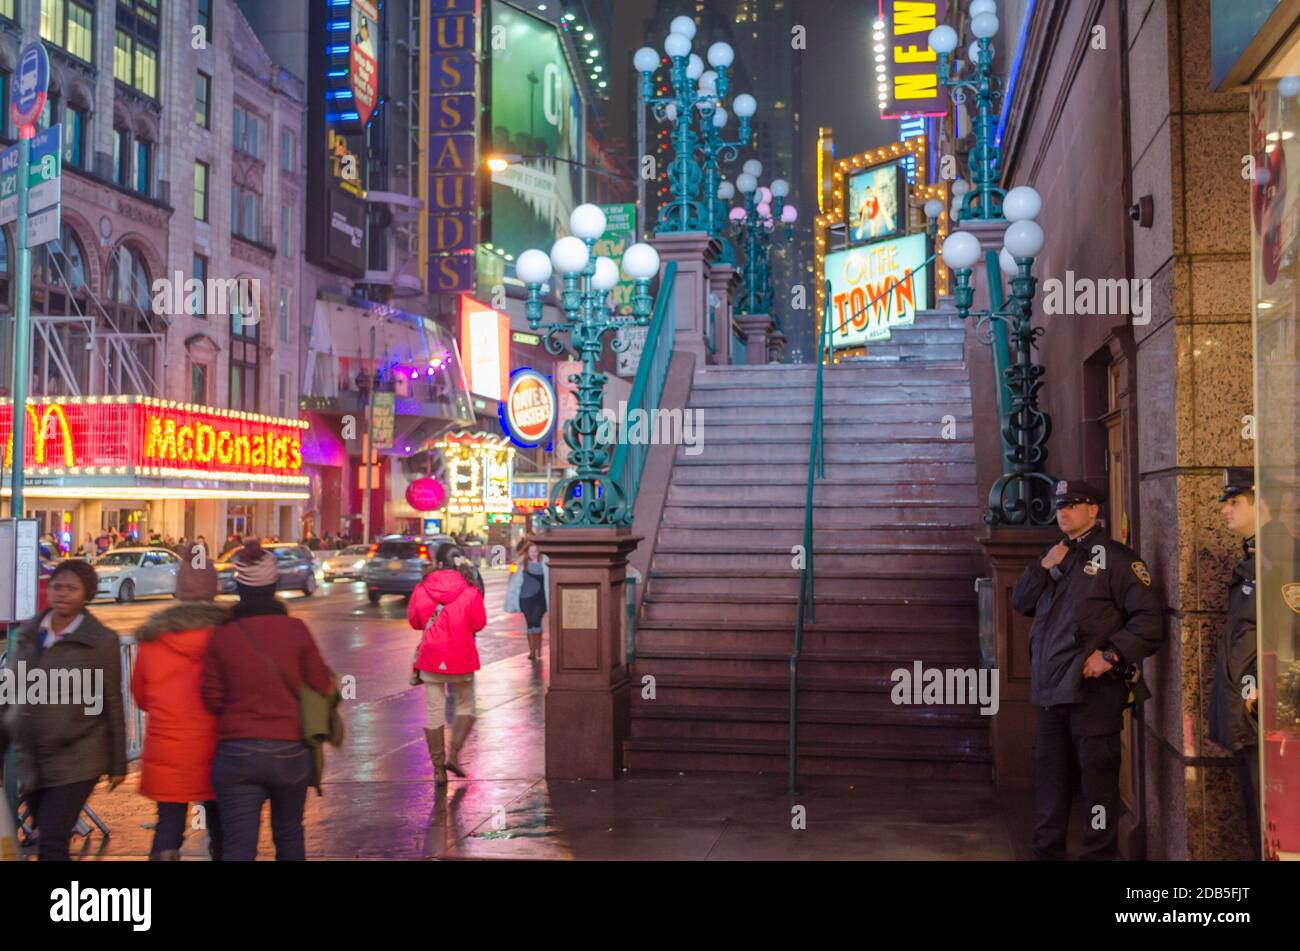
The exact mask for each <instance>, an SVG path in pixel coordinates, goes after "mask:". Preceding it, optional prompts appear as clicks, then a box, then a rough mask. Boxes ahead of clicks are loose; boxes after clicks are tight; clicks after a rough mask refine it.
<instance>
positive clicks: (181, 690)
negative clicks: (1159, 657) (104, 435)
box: [131, 544, 230, 862]
mask: <svg viewBox="0 0 1300 951" xmlns="http://www.w3.org/2000/svg"><path fill="white" fill-rule="evenodd" d="M198 552H199V546H198V545H197V544H195V545H193V546H191V551H183V552H179V554H180V556H181V564H180V568H179V570H178V571H177V573H176V598H177V600H178V602H179V603H177V604H173V605H170V606H169V607H166V608H163V609H162V610H161V611H158V612H157V613H155V614H154V615H153V616H152V617H150V618H149V620H147V621H146V622H145V623H144V624H143V625H142V626H141V627H140V629H139V630H137V631H136V635H135V637H136V640H137V641H138V642H139V644H140V652H139V655H138V656H137V658H136V663H135V672H134V673H133V674H132V676H131V693H132V694H133V695H134V697H135V702H136V705H137V706H138V707H139V708H140V709H141V710H143V711H144V712H145V713H147V714H148V715H149V717H148V720H147V721H146V723H147V726H146V729H145V736H144V750H143V752H142V753H141V754H140V795H142V796H146V797H148V798H149V799H152V800H154V801H155V802H156V803H158V822H157V824H156V825H155V826H154V833H153V846H152V848H150V850H149V858H150V859H151V860H152V861H164V862H165V861H173V862H174V861H177V860H179V859H180V848H181V842H182V841H183V839H184V838H185V819H186V816H187V815H188V813H189V804H190V803H192V802H196V803H202V809H203V817H204V824H205V825H206V827H207V830H208V854H209V855H210V856H211V857H212V860H213V861H214V862H219V861H221V857H222V851H221V822H220V812H219V810H218V807H217V802H216V796H215V795H214V794H213V792H212V759H213V756H214V755H215V754H216V748H217V721H216V717H214V716H213V715H212V714H211V713H210V712H209V711H208V710H207V709H206V708H205V707H204V706H203V699H202V697H201V695H200V684H201V682H202V679H203V658H204V655H205V654H206V652H207V648H208V642H209V640H211V638H212V631H213V629H214V628H215V627H216V626H217V625H218V624H222V623H224V622H225V621H227V620H229V619H230V610H229V608H227V607H225V606H224V605H219V604H217V603H216V597H217V570H216V568H215V567H214V566H213V565H212V563H211V562H207V561H204V562H203V567H202V568H196V567H194V561H195V557H194V556H195V555H197V554H198ZM204 555H205V557H206V552H204Z"/></svg>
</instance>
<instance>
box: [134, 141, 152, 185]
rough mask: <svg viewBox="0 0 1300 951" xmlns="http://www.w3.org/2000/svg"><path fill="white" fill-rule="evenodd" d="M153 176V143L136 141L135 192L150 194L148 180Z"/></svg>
mask: <svg viewBox="0 0 1300 951" xmlns="http://www.w3.org/2000/svg"><path fill="white" fill-rule="evenodd" d="M152 174H153V143H152V142H145V141H144V140H143V139H136V142H135V190H136V191H138V192H139V193H140V194H141V195H148V194H151V191H150V186H149V180H150V176H151V175H152Z"/></svg>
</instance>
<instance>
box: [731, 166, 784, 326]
mask: <svg viewBox="0 0 1300 951" xmlns="http://www.w3.org/2000/svg"><path fill="white" fill-rule="evenodd" d="M762 174H763V163H762V162H759V161H758V160H757V159H750V160H749V161H748V162H746V163H745V169H744V171H743V172H742V173H741V174H740V175H739V176H738V177H737V179H736V187H737V188H738V189H740V193H741V194H742V195H744V196H745V207H744V208H739V207H738V208H733V209H732V210H731V222H732V228H733V233H734V234H736V235H737V236H738V237H740V238H742V239H743V240H744V245H745V264H744V268H743V273H744V278H745V294H744V296H743V297H741V298H740V299H739V301H738V302H737V304H736V313H738V314H769V315H771V316H772V318H773V320H777V326H778V327H779V326H780V321H779V320H778V318H777V315H776V314H773V313H772V304H773V302H774V298H775V296H776V295H775V292H774V291H773V289H772V274H771V268H770V266H769V255H770V253H771V249H772V245H773V244H776V245H783V244H788V243H789V242H790V240H791V239H792V238H793V237H794V223H795V222H796V221H798V220H799V209H797V208H796V207H795V206H794V205H788V204H786V201H785V199H786V196H787V195H789V194H790V183H789V182H787V181H785V179H781V178H778V179H777V180H776V181H774V182H772V185H771V187H770V188H769V187H764V186H760V185H759V184H758V176H760V175H762ZM778 221H779V222H781V223H782V224H784V225H785V228H784V229H783V230H781V231H778V230H777V228H776V225H777V222H778Z"/></svg>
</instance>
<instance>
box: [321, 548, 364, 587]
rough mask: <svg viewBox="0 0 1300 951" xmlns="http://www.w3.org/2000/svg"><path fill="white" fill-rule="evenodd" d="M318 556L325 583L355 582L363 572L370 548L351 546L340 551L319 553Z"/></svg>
mask: <svg viewBox="0 0 1300 951" xmlns="http://www.w3.org/2000/svg"><path fill="white" fill-rule="evenodd" d="M319 555H320V557H321V558H322V561H321V563H320V566H321V571H322V572H323V573H324V576H325V580H326V581H340V580H343V579H347V580H349V581H356V580H357V579H358V578H360V577H362V575H363V573H364V571H365V568H366V560H367V559H368V558H369V557H370V546H369V545H353V546H351V547H350V548H344V549H342V550H341V551H331V552H320V553H319Z"/></svg>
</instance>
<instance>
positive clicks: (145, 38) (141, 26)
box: [113, 0, 159, 99]
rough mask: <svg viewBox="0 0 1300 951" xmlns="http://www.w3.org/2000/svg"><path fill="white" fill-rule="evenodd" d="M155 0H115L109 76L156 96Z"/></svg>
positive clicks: (156, 42)
mask: <svg viewBox="0 0 1300 951" xmlns="http://www.w3.org/2000/svg"><path fill="white" fill-rule="evenodd" d="M158 43H159V39H158V0H117V30H116V33H115V34H114V40H113V78H114V79H116V80H117V81H118V82H120V83H122V84H123V85H126V86H131V87H134V88H135V89H138V90H139V91H140V92H142V93H144V94H145V95H146V96H148V97H149V98H150V99H157V98H158Z"/></svg>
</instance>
